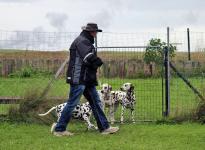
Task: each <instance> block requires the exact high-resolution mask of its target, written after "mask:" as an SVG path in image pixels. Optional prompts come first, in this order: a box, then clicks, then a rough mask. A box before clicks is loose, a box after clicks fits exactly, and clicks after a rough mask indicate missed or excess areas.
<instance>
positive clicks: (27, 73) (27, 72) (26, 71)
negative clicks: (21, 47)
mask: <svg viewBox="0 0 205 150" xmlns="http://www.w3.org/2000/svg"><path fill="white" fill-rule="evenodd" d="M50 75H52V73H51V72H49V71H44V70H38V69H34V68H32V67H31V66H26V67H23V68H22V69H21V70H19V71H16V72H14V73H11V74H9V77H11V78H12V77H20V78H30V77H36V76H37V77H38V76H44V77H48V76H50Z"/></svg>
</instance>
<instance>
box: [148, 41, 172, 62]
mask: <svg viewBox="0 0 205 150" xmlns="http://www.w3.org/2000/svg"><path fill="white" fill-rule="evenodd" d="M166 45H167V44H166V43H165V42H162V41H161V39H157V38H156V39H151V40H150V41H149V43H148V45H147V46H148V47H147V48H146V51H145V55H144V61H145V62H146V63H147V64H152V63H156V64H158V65H159V64H162V63H163V54H164V47H165V46H166ZM153 46H155V47H153ZM156 46H157V47H156ZM175 51H176V46H173V45H172V44H170V48H169V57H170V58H173V57H174V56H175Z"/></svg>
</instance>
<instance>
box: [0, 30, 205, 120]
mask: <svg viewBox="0 0 205 150" xmlns="http://www.w3.org/2000/svg"><path fill="white" fill-rule="evenodd" d="M78 34H79V33H52V32H25V31H13V32H12V31H1V32H0V49H1V50H0V76H1V77H0V80H1V82H0V114H3V115H6V114H7V113H8V111H9V108H10V107H18V103H19V102H20V101H21V98H22V97H24V96H25V95H26V93H29V92H30V91H32V90H35V91H39V92H40V91H42V90H43V89H44V88H45V87H46V85H47V84H48V82H49V80H50V78H51V77H52V76H53V75H54V73H55V72H56V71H57V69H58V68H59V67H60V65H61V64H62V63H63V61H64V60H65V58H66V57H67V55H68V47H69V45H70V44H71V42H72V41H73V40H74V39H75V37H77V36H78ZM166 38H167V34H166V32H164V33H100V34H98V43H97V44H98V55H99V56H100V57H101V58H102V59H103V61H104V65H103V66H102V67H101V68H100V69H99V70H98V76H99V81H100V83H109V84H110V85H112V86H113V90H119V89H120V87H121V86H122V84H124V83H126V82H130V83H132V84H133V85H134V87H135V94H136V108H135V109H136V112H135V117H136V120H138V121H152V120H158V119H162V117H163V113H164V109H165V108H164V107H165V96H164V95H165V93H164V80H163V78H164V70H163V67H164V64H163V59H162V61H161V63H155V62H149V63H147V62H146V61H145V53H146V52H147V45H148V44H149V42H150V40H151V39H161V41H162V42H165V43H166ZM170 43H171V44H172V45H174V46H176V48H177V51H176V52H175V56H174V57H173V58H172V59H171V62H172V63H173V64H174V65H175V67H176V68H177V69H178V70H179V71H180V72H181V73H182V74H183V75H184V76H185V77H186V78H187V79H188V80H189V81H190V82H191V83H192V84H193V86H194V87H196V88H197V89H198V90H199V91H200V92H201V93H204V91H203V90H204V88H205V87H204V86H205V85H204V84H205V83H204V82H205V80H204V71H205V59H204V58H205V57H204V47H205V46H204V45H203V43H204V34H203V33H195V32H190V44H191V45H190V50H191V52H190V54H191V60H188V46H187V45H188V42H187V32H180V31H179V32H178V31H171V34H170ZM136 45H138V46H136ZM154 50H156V48H154V47H153V51H154ZM161 57H162V58H163V56H161ZM65 71H66V68H65V69H64V71H63V73H62V74H61V76H60V78H59V79H58V80H56V81H55V82H54V84H53V86H52V88H51V89H50V91H49V93H48V97H50V101H51V102H52V103H53V105H57V104H60V103H62V102H65V101H66V100H67V97H68V91H69V86H68V85H67V84H66V83H65ZM98 89H100V86H98ZM198 102H199V100H198V97H197V95H196V94H195V93H194V92H193V91H192V90H191V89H190V88H189V87H188V86H187V85H186V84H185V83H184V81H183V80H181V78H179V77H178V75H177V74H176V73H175V72H174V71H173V70H171V76H170V106H171V108H170V112H171V113H170V115H171V116H180V115H181V114H187V113H190V112H192V111H193V110H194V109H195V108H196V106H197V104H198ZM126 116H127V117H126V118H128V119H129V117H130V115H129V111H127V112H126ZM119 118H120V107H119V109H118V111H117V113H116V119H117V120H119Z"/></svg>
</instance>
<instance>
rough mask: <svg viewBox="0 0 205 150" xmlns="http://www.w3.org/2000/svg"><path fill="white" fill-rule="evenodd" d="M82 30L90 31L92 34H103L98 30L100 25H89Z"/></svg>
mask: <svg viewBox="0 0 205 150" xmlns="http://www.w3.org/2000/svg"><path fill="white" fill-rule="evenodd" d="M82 30H85V31H90V32H93V31H95V32H102V30H101V29H98V25H97V24H96V23H88V24H87V25H86V26H83V27H82Z"/></svg>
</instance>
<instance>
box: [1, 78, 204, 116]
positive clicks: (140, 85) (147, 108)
mask: <svg viewBox="0 0 205 150" xmlns="http://www.w3.org/2000/svg"><path fill="white" fill-rule="evenodd" d="M189 80H190V81H191V83H192V84H193V85H194V86H195V87H196V88H197V89H199V90H202V89H203V87H205V80H203V79H201V78H197V77H192V78H189ZM48 81H49V78H23V79H22V78H0V96H23V95H24V93H25V92H26V90H27V89H35V88H36V87H37V88H38V89H43V88H44V87H45V86H46V85H47V83H48ZM100 81H101V82H102V83H105V82H107V83H109V84H111V85H112V87H113V90H119V88H120V86H121V85H122V84H123V83H125V82H131V83H133V84H134V86H135V92H136V97H137V104H136V119H137V120H157V119H161V116H162V81H161V79H160V78H158V79H152V78H149V79H119V78H112V79H100ZM98 88H99V87H98ZM170 89H171V114H172V115H173V116H177V115H181V114H187V113H190V112H191V111H192V110H193V109H194V108H196V105H197V104H198V102H199V101H198V99H197V97H196V95H195V94H194V93H193V92H192V91H191V89H189V88H188V87H187V85H185V83H184V82H183V81H182V80H181V79H179V78H172V79H171V87H170ZM68 90H69V86H68V84H66V83H65V80H64V79H60V80H57V81H56V82H55V83H54V85H53V87H52V88H51V90H50V92H49V93H48V95H49V96H54V97H64V98H65V101H66V97H67V95H68ZM201 92H202V93H204V91H201ZM59 103H61V102H59ZM6 108H9V107H6ZM6 108H4V106H2V105H0V114H1V113H5V111H6V110H8V109H6ZM119 112H120V109H119V111H118V113H117V114H116V116H117V118H118V119H119V116H120V115H119ZM128 113H129V112H128V111H127V112H126V113H125V115H127V116H128Z"/></svg>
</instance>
